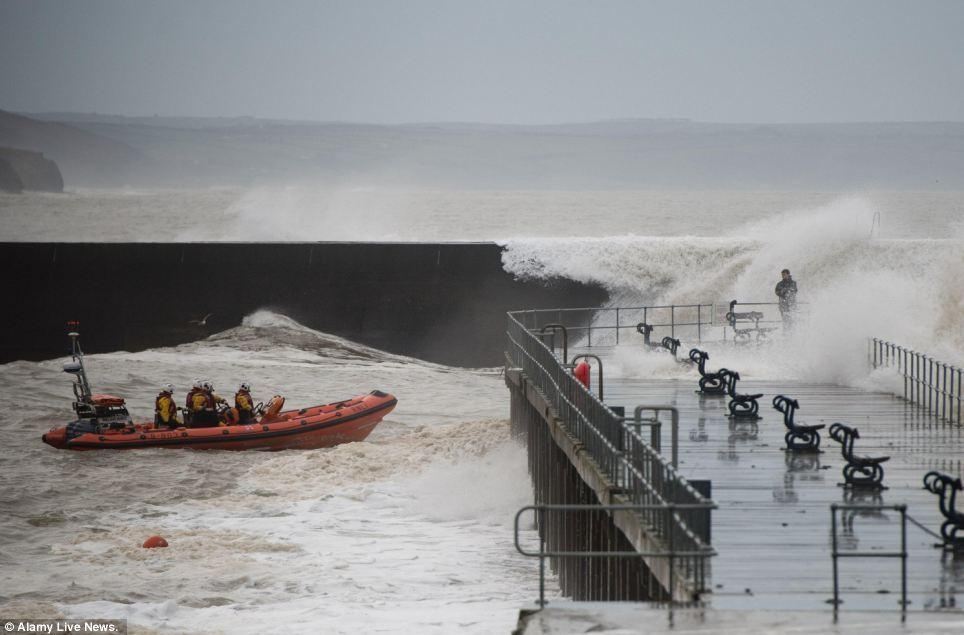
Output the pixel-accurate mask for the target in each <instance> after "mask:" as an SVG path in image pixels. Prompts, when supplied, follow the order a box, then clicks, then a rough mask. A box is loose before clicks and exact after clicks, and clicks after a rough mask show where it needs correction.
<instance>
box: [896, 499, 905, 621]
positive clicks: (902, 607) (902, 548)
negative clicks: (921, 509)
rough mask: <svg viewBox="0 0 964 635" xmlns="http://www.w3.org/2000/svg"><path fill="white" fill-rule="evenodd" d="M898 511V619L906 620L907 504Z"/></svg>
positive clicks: (899, 506)
mask: <svg viewBox="0 0 964 635" xmlns="http://www.w3.org/2000/svg"><path fill="white" fill-rule="evenodd" d="M897 509H898V510H899V511H900V621H901V622H905V621H907V505H898V506H897Z"/></svg>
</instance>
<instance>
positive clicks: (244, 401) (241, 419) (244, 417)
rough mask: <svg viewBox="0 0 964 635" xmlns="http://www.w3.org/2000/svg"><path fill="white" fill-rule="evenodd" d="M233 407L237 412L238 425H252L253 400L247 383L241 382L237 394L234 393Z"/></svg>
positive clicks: (249, 385)
mask: <svg viewBox="0 0 964 635" xmlns="http://www.w3.org/2000/svg"><path fill="white" fill-rule="evenodd" d="M234 407H235V408H236V409H237V411H238V423H254V400H253V399H251V384H249V383H248V382H246V381H244V382H241V385H240V386H239V387H238V392H236V393H234Z"/></svg>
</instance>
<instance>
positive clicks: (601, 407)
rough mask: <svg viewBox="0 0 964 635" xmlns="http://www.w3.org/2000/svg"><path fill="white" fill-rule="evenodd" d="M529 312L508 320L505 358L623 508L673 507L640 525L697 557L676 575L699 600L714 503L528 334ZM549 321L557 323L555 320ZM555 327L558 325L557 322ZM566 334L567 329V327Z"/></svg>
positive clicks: (688, 559) (710, 551) (683, 561)
mask: <svg viewBox="0 0 964 635" xmlns="http://www.w3.org/2000/svg"><path fill="white" fill-rule="evenodd" d="M532 315H533V312H531V311H519V312H512V313H509V314H508V326H507V332H506V336H507V343H506V354H507V356H508V359H509V360H510V362H511V364H512V365H513V366H514V367H516V368H518V369H520V370H521V371H522V372H523V373H524V374H525V376H526V380H527V381H528V382H529V383H531V384H532V385H534V386H536V387H537V388H538V389H539V390H540V391H541V392H542V394H543V396H544V397H545V399H546V401H547V402H548V403H549V404H550V405H551V406H552V408H553V409H554V410H555V412H556V415H557V416H558V417H559V418H560V419H561V421H562V424H563V425H564V426H565V427H566V430H567V431H568V432H569V434H570V435H572V436H573V437H574V438H575V439H576V440H577V441H579V442H580V443H581V444H582V446H583V448H584V449H585V451H586V452H587V454H588V455H589V457H590V458H591V459H592V460H593V461H594V462H595V464H596V466H597V467H598V469H599V471H600V472H601V473H602V475H603V476H605V477H606V478H607V479H608V480H609V481H610V482H611V483H612V484H613V486H614V487H616V488H617V489H618V490H619V491H620V493H621V494H622V495H623V496H624V497H625V499H626V500H627V502H628V504H630V505H634V506H637V507H643V508H646V509H659V508H663V507H666V506H667V505H672V506H673V509H674V511H673V512H672V513H670V514H668V515H665V514H664V515H663V516H662V517H661V518H657V517H656V515H657V513H656V512H651V515H649V516H645V512H643V513H644V520H645V522H646V523H647V526H648V527H649V529H650V530H651V535H652V537H653V538H655V539H657V540H659V541H662V542H663V544H669V543H672V544H673V545H675V546H676V548H678V549H679V550H680V551H681V552H685V553H687V554H699V555H694V556H686V557H681V558H680V561H679V563H678V566H679V568H680V574H681V575H682V576H684V577H685V578H686V579H687V580H689V581H690V582H691V583H692V584H693V587H694V590H695V591H696V592H697V593H698V592H701V591H703V590H704V586H703V585H704V584H705V569H706V559H707V558H709V557H710V556H712V555H715V552H714V551H713V549H712V547H710V545H709V540H708V537H707V536H705V535H701V534H702V533H704V532H701V531H698V530H696V529H694V528H703V527H707V526H708V523H707V522H706V516H707V514H708V513H709V512H708V511H707V510H708V509H712V508H713V507H714V503H713V501H712V500H710V499H708V498H705V497H704V496H702V495H701V494H700V493H699V492H698V491H697V490H696V489H695V488H694V487H693V486H692V485H691V484H690V483H688V482H687V481H686V479H684V478H683V477H682V476H680V475H679V474H678V473H677V471H676V469H675V468H674V467H673V466H672V465H671V464H670V462H669V461H667V460H666V458H665V457H663V456H662V455H661V454H660V453H659V452H658V451H656V449H654V448H653V447H652V446H651V445H650V444H649V443H647V442H646V440H645V439H644V438H643V437H642V435H641V434H639V432H638V431H637V430H635V429H633V428H632V427H631V426H628V425H627V422H625V421H624V419H623V417H621V416H619V415H617V414H616V413H614V412H613V411H612V410H610V408H609V407H608V406H606V404H604V403H603V402H602V401H600V400H599V398H598V397H597V396H596V395H594V394H593V393H592V392H590V391H589V390H588V389H587V388H586V387H585V386H583V385H582V384H581V383H580V382H579V381H578V380H577V379H576V378H575V377H574V376H573V374H572V373H571V372H570V370H569V368H568V366H567V365H566V364H565V363H564V361H563V360H561V359H560V358H559V357H557V356H556V355H555V354H554V353H553V352H552V350H550V348H549V347H548V346H547V345H546V344H545V343H544V342H543V341H541V340H540V338H539V337H537V335H536V334H535V333H533V332H532V331H530V326H529V325H530V324H531V328H532V329H538V328H540V326H539V324H538V323H535V324H533V323H532V321H531V319H530V321H529V324H526V323H525V319H526V317H527V316H529V317H530V318H531V316H532ZM553 319H558V318H557V317H554V318H553ZM557 323H558V322H557ZM567 328H569V329H572V328H573V327H572V326H568V325H567Z"/></svg>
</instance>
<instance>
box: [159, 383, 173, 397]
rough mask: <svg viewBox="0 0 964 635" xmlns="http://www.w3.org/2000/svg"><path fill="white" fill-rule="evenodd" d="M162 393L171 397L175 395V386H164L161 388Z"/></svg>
mask: <svg viewBox="0 0 964 635" xmlns="http://www.w3.org/2000/svg"><path fill="white" fill-rule="evenodd" d="M161 392H166V393H167V394H169V395H173V394H174V384H164V385H163V386H161Z"/></svg>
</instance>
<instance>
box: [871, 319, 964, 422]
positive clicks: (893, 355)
mask: <svg viewBox="0 0 964 635" xmlns="http://www.w3.org/2000/svg"><path fill="white" fill-rule="evenodd" d="M870 349H871V350H870V354H869V357H870V364H871V366H872V367H873V368H874V369H877V368H894V369H895V370H896V372H897V374H898V375H900V376H901V377H903V380H904V392H903V395H898V396H903V398H904V399H906V400H907V401H909V402H911V403H914V404H917V405H919V406H921V407H922V408H924V409H925V410H926V411H927V413H928V414H934V415H936V416H938V417H940V418H941V419H944V420H945V421H948V422H950V423H964V418H962V414H961V402H962V395H964V392H962V381H964V380H962V375H964V372H962V370H964V369H961V368H958V367H956V366H953V365H951V364H946V363H944V362H941V361H938V360H936V359H934V358H933V357H930V356H928V355H925V354H923V353H918V352H916V351H913V350H911V349H909V348H904V347H903V346H899V345H897V344H894V343H893V342H887V341H884V340H881V339H878V338H876V337H875V338H872V339H871V340H870Z"/></svg>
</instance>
